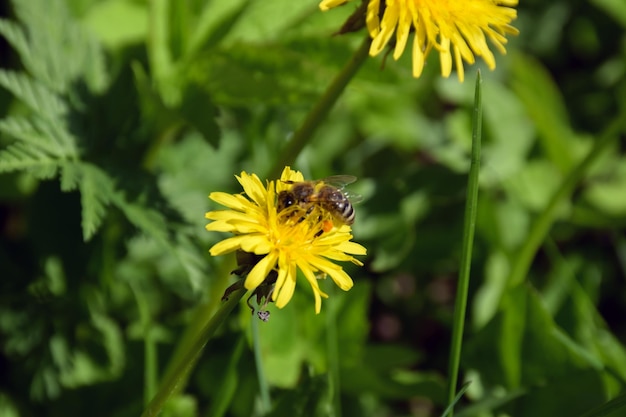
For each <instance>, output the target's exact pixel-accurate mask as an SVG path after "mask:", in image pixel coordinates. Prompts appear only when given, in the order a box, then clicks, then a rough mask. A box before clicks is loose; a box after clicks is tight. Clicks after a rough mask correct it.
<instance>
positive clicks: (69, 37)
mask: <svg viewBox="0 0 626 417" xmlns="http://www.w3.org/2000/svg"><path fill="white" fill-rule="evenodd" d="M13 3H14V8H15V13H16V15H17V17H18V20H19V21H20V23H22V24H23V25H24V27H25V28H26V29H25V32H26V33H25V34H26V38H27V42H28V48H27V49H25V48H22V47H20V49H18V51H19V52H20V57H21V59H22V62H23V63H24V66H25V67H26V69H27V70H28V71H29V72H30V74H31V75H32V76H33V77H35V78H37V79H38V80H39V81H40V82H42V83H43V84H45V85H46V86H47V87H48V88H49V89H51V90H52V91H55V92H58V93H63V92H67V91H70V90H71V89H75V88H76V84H75V82H76V80H77V79H79V78H80V79H82V80H84V81H86V84H87V86H88V87H90V90H91V91H93V92H97V91H102V90H103V89H104V88H105V87H106V86H107V85H108V83H109V80H108V75H107V72H106V70H105V59H104V55H103V53H102V50H101V48H100V46H99V45H98V44H97V42H95V40H94V39H93V36H92V35H91V34H90V33H88V32H86V31H85V30H83V28H82V27H81V26H80V25H79V24H78V23H77V22H76V20H75V19H74V18H73V17H72V16H71V15H70V12H69V10H68V7H67V2H66V1H63V0H51V1H49V2H48V3H47V6H46V7H41V3H40V2H38V1H37V0H19V1H14V2H13Z"/></svg>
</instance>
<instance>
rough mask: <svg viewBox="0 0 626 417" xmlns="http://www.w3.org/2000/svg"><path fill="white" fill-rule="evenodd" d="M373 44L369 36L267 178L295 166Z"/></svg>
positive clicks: (295, 133)
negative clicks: (284, 168)
mask: <svg viewBox="0 0 626 417" xmlns="http://www.w3.org/2000/svg"><path fill="white" fill-rule="evenodd" d="M371 42H372V40H371V39H370V36H369V35H367V36H366V38H365V39H364V40H363V42H362V43H361V46H359V49H357V50H356V52H355V53H354V55H352V57H351V58H350V60H349V61H348V62H347V63H346V65H345V67H343V69H342V70H341V72H339V74H337V76H336V77H335V79H334V80H333V82H332V83H330V85H329V86H328V88H327V89H326V91H325V92H324V94H323V95H322V97H320V99H319V100H318V101H317V103H316V104H315V106H314V107H313V108H312V109H311V111H310V112H309V113H308V114H307V116H306V119H304V121H303V122H302V125H300V128H299V129H298V130H296V131H295V132H294V134H293V137H292V138H291V140H290V141H289V143H287V145H286V146H285V148H284V149H283V150H282V152H281V154H280V155H279V157H278V158H276V160H275V161H274V165H273V166H272V168H271V169H270V172H269V175H268V176H267V178H277V177H278V176H279V175H280V172H281V171H282V169H283V167H285V166H287V165H293V163H294V161H295V160H296V158H297V157H298V155H299V154H300V152H301V151H302V149H304V147H305V146H306V144H307V143H308V142H309V140H310V139H311V137H312V136H313V134H314V133H315V130H316V129H317V127H318V126H319V125H321V124H322V121H323V120H324V119H325V118H326V116H327V115H328V112H330V109H331V108H332V107H333V105H334V104H335V102H336V101H337V99H338V98H339V96H341V93H342V92H343V91H344V90H345V88H346V86H347V85H348V83H349V82H350V80H352V78H353V77H354V75H355V74H356V73H357V72H358V70H359V68H360V67H361V65H362V64H363V63H364V62H365V60H366V59H367V57H368V56H369V48H370V44H371Z"/></svg>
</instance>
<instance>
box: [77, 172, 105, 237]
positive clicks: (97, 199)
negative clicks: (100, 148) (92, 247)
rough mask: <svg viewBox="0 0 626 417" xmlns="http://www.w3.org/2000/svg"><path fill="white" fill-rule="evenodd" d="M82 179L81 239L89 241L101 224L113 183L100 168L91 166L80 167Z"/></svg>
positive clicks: (80, 186)
mask: <svg viewBox="0 0 626 417" xmlns="http://www.w3.org/2000/svg"><path fill="white" fill-rule="evenodd" d="M81 171H82V172H81V173H82V178H81V180H80V182H79V185H78V186H79V189H80V201H81V205H82V223H81V224H82V228H83V239H84V240H85V241H87V240H89V239H91V238H92V237H93V235H94V233H95V232H96V230H97V229H98V227H99V226H100V224H101V223H102V219H103V217H104V215H105V212H106V206H107V205H108V204H109V203H110V201H111V197H112V196H113V181H112V180H111V178H110V177H109V176H108V174H106V173H105V172H104V171H102V170H101V169H100V168H98V167H96V166H94V165H91V164H82V165H81Z"/></svg>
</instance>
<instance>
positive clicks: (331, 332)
mask: <svg viewBox="0 0 626 417" xmlns="http://www.w3.org/2000/svg"><path fill="white" fill-rule="evenodd" d="M328 295H329V296H330V298H329V300H328V301H327V302H326V354H327V356H328V374H329V378H330V387H331V392H332V396H333V409H334V410H333V411H334V414H333V416H334V417H341V380H340V377H339V337H338V332H337V314H338V310H339V305H338V301H339V299H338V298H337V291H336V288H335V287H334V286H331V287H330V289H329V291H328Z"/></svg>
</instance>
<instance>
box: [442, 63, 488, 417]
mask: <svg viewBox="0 0 626 417" xmlns="http://www.w3.org/2000/svg"><path fill="white" fill-rule="evenodd" d="M481 83H482V79H481V76H480V71H478V73H477V74H476V90H475V93H474V112H473V115H472V125H473V131H472V154H471V161H470V170H469V180H468V186H467V199H466V202H465V219H464V225H463V252H462V253H461V266H460V269H459V280H458V286H457V291H456V300H455V302H454V324H453V327H452V343H451V349H450V358H449V362H448V373H449V376H448V403H449V404H454V401H455V400H454V398H455V395H456V385H457V380H458V373H459V365H460V363H461V346H462V343H463V329H464V327H465V310H466V307H467V291H468V288H469V280H470V265H471V259H472V248H473V245H474V229H475V225H476V211H477V203H478V174H479V172H480V145H481V135H482V133H481V131H482V112H483V111H482V90H481ZM453 414H454V407H452V408H451V409H450V411H449V416H450V417H452V415H453Z"/></svg>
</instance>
